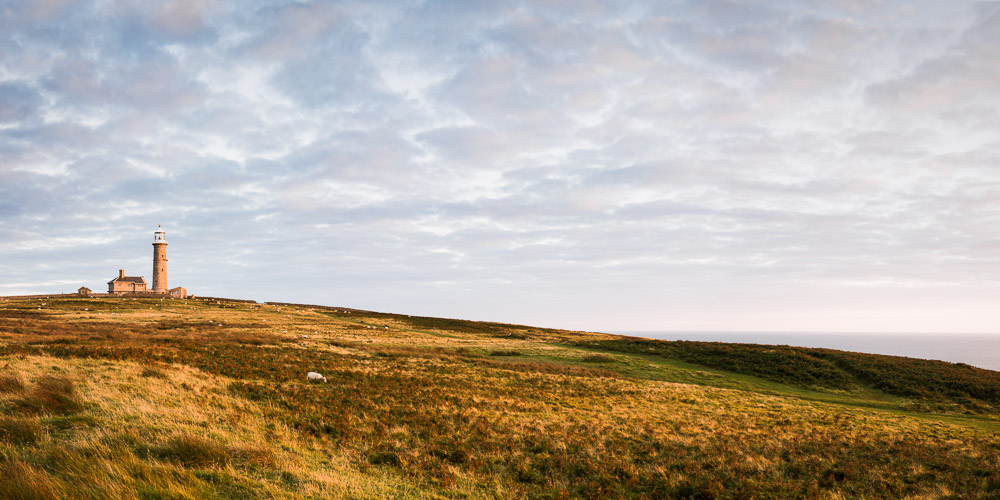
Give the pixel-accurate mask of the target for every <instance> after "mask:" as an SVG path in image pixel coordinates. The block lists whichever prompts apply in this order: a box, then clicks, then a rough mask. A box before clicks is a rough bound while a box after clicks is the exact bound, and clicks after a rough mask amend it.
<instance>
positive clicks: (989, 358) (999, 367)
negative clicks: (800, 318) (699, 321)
mask: <svg viewBox="0 0 1000 500" xmlns="http://www.w3.org/2000/svg"><path fill="white" fill-rule="evenodd" d="M615 333H617V334H619V335H630V336H633V337H645V338H651V339H662V340H700V341H703V342H731V343H739V344H767V345H789V346H798V347H823V348H827V349H838V350H841V351H853V352H866V353H870V354H889V355H893V356H906V357H909V358H921V359H936V360H940V361H950V362H952V363H965V364H967V365H972V366H977V367H979V368H986V369H988V370H995V371H1000V334H967V333H963V334H943V333H942V334H928V333H920V334H907V333H892V334H889V333H766V332H648V331H647V332H635V331H633V332H615Z"/></svg>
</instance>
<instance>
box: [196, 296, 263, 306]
mask: <svg viewBox="0 0 1000 500" xmlns="http://www.w3.org/2000/svg"><path fill="white" fill-rule="evenodd" d="M188 298H190V299H192V300H204V301H212V300H214V301H216V302H237V303H240V304H256V303H257V301H256V300H251V299H227V298H224V297H204V296H201V295H198V296H197V297H195V296H193V295H189V296H188Z"/></svg>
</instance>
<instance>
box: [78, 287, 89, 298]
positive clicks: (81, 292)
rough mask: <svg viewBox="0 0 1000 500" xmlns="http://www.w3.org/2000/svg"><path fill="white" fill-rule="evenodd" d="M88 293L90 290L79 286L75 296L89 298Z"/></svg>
mask: <svg viewBox="0 0 1000 500" xmlns="http://www.w3.org/2000/svg"><path fill="white" fill-rule="evenodd" d="M90 293H91V292H90V289H89V288H87V287H85V286H81V287H80V288H78V289H77V290H76V294H77V295H79V296H81V297H90Z"/></svg>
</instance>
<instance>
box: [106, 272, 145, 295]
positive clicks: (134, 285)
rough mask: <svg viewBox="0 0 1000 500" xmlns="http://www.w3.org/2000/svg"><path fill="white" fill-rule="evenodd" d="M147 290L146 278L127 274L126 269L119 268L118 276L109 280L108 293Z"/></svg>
mask: <svg viewBox="0 0 1000 500" xmlns="http://www.w3.org/2000/svg"><path fill="white" fill-rule="evenodd" d="M145 291H146V278H144V277H142V276H125V270H124V269H119V270H118V277H117V278H115V279H113V280H111V281H109V282H108V293H112V294H124V293H135V292H145Z"/></svg>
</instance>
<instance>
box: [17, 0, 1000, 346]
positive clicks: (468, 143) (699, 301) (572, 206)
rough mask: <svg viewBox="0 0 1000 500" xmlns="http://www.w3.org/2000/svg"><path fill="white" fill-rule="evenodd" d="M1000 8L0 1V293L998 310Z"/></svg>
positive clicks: (510, 318)
mask: <svg viewBox="0 0 1000 500" xmlns="http://www.w3.org/2000/svg"><path fill="white" fill-rule="evenodd" d="M998 61H1000V3H998V2H982V3H975V2H973V3H968V2H940V1H937V0H934V1H908V0H907V1H903V0H897V1H891V0H890V1H882V2H876V1H871V2H865V1H855V0H822V1H819V0H817V1H809V0H794V1H779V0H774V1H767V2H742V1H718V0H708V1H703V0H693V1H689V2H684V1H649V2H627V1H608V2H600V1H589V0H565V1H562V0H539V1H523V2H521V1H495V2H462V1H416V2H406V1H402V2H395V1H393V2H381V1H373V2H368V1H361V2H349V1H347V2H324V1H316V2H287V1H254V0H248V1H242V0H241V1H232V2H225V1H214V2H213V1H187V0H176V1H165V2H153V1H145V0H141V1H140V0H134V1H133V0H108V1H93V2H90V1H72V0H37V1H19V0H0V295H12V294H26V293H54V292H69V291H75V290H76V289H77V288H78V287H79V286H88V287H90V288H92V289H93V290H95V291H104V290H106V289H107V288H106V287H107V285H106V283H107V281H109V280H110V279H112V278H114V277H116V276H117V273H118V269H119V268H124V269H125V271H126V274H127V275H130V276H131V275H142V276H145V277H146V279H147V280H150V279H151V278H152V262H151V260H152V246H151V243H152V236H153V231H154V230H155V228H156V225H157V224H162V225H163V228H164V229H165V230H166V235H167V240H168V241H169V246H168V247H167V255H168V257H169V259H170V262H169V264H168V266H169V267H168V269H169V285H170V286H171V287H173V286H184V287H186V288H187V289H188V290H189V293H193V294H195V295H206V296H219V297H232V298H247V299H256V300H259V301H266V300H270V301H290V302H301V303H310V304H323V305H334V306H344V307H354V308H359V309H368V310H376V311H385V312H396V313H404V314H415V315H426V316H442V317H452V318H464V319H476V320H490V321H501V322H509V323H520V324H531V325H538V326H549V327H560V328H571V329H582V330H591V331H645V330H650V331H652V330H658V331H702V330H704V331H774V332H780V331H823V332H831V331H834V332H837V331H843V332H942V333H948V332H973V333H974V332H979V333H1000V306H998V304H1000V64H998Z"/></svg>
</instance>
